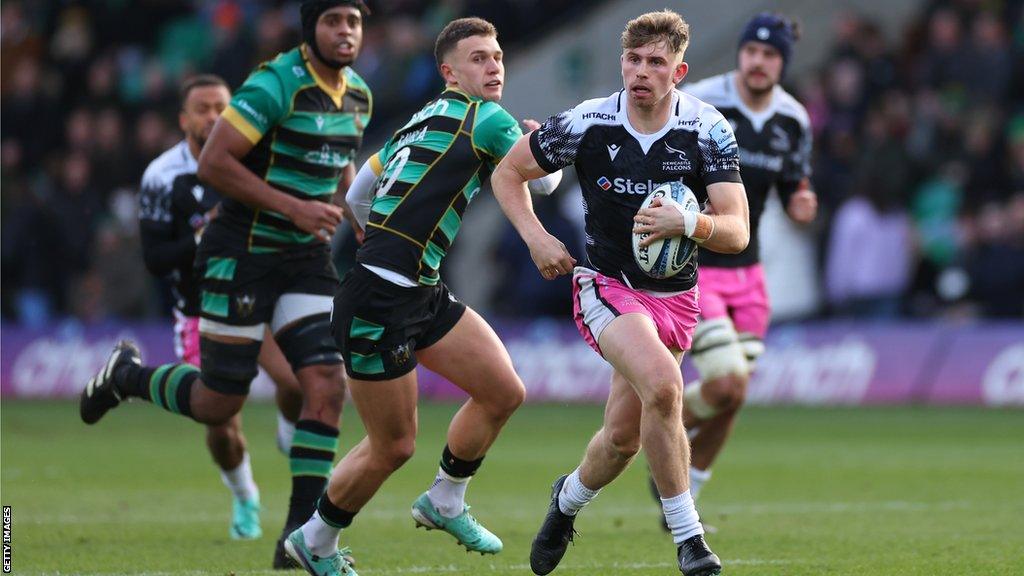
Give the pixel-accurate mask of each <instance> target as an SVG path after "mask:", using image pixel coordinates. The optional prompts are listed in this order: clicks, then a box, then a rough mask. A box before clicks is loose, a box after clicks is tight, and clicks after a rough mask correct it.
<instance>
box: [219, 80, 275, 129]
mask: <svg viewBox="0 0 1024 576" xmlns="http://www.w3.org/2000/svg"><path fill="white" fill-rule="evenodd" d="M287 109H288V103H287V101H286V97H285V94H284V85H283V84H282V83H281V79H280V78H278V77H277V75H276V74H275V73H274V72H273V71H272V70H269V69H266V68H264V69H261V70H257V71H256V72H253V73H252V75H251V76H249V78H248V79H246V81H245V83H244V84H242V86H241V87H240V88H239V89H238V91H236V92H235V95H234V96H232V97H231V104H230V105H228V107H227V108H226V109H225V110H224V112H223V114H222V116H223V117H224V119H225V120H226V121H227V122H228V123H229V124H231V125H232V126H234V127H235V128H236V129H237V130H238V131H239V132H241V133H242V134H243V135H245V137H246V138H247V139H248V140H249V141H250V142H252V143H253V144H256V143H257V142H259V141H260V139H261V138H263V135H264V134H266V133H267V132H268V131H269V130H270V129H271V128H272V127H273V126H274V125H276V124H277V123H278V122H280V121H281V119H282V118H283V117H284V114H285V112H286V111H287Z"/></svg>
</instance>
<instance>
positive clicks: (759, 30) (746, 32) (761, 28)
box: [736, 12, 796, 73]
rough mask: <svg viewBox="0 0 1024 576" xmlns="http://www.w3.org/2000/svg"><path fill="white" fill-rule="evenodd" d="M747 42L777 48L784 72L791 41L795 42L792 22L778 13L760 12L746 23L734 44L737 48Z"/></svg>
mask: <svg viewBox="0 0 1024 576" xmlns="http://www.w3.org/2000/svg"><path fill="white" fill-rule="evenodd" d="M747 42H764V43H765V44H768V45H770V46H772V47H773V48H775V49H776V50H778V51H779V54H781V55H782V71H783V73H785V71H786V65H787V64H788V63H789V56H790V54H791V53H792V51H793V43H794V42H796V36H795V34H794V33H793V24H792V23H791V22H790V21H789V20H788V19H786V18H785V17H783V16H781V15H779V14H775V13H772V12H762V13H760V14H758V15H757V16H754V17H753V18H752V19H751V20H750V22H748V23H747V26H746V27H745V28H744V29H743V34H741V35H740V41H739V43H738V44H737V45H736V47H737V49H739V48H740V47H742V46H743V45H744V44H746V43H747Z"/></svg>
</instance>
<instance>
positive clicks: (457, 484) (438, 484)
mask: <svg viewBox="0 0 1024 576" xmlns="http://www.w3.org/2000/svg"><path fill="white" fill-rule="evenodd" d="M471 478H473V477H472V476H469V477H466V478H456V477H454V476H450V475H448V474H447V473H446V472H445V471H444V470H441V469H440V468H438V469H437V477H435V478H434V485H433V486H431V487H430V490H428V491H427V498H430V503H431V504H433V505H434V508H437V511H438V512H439V513H440V514H441V516H444V517H445V518H455V517H456V516H458V515H459V514H462V511H463V510H464V509H465V508H466V488H467V487H468V486H469V481H470V479H471Z"/></svg>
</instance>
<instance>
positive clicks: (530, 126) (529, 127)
mask: <svg viewBox="0 0 1024 576" xmlns="http://www.w3.org/2000/svg"><path fill="white" fill-rule="evenodd" d="M523 126H526V131H527V132H533V131H534V130H536V129H537V128H540V122H537V121H536V120H534V119H533V118H527V119H526V120H523Z"/></svg>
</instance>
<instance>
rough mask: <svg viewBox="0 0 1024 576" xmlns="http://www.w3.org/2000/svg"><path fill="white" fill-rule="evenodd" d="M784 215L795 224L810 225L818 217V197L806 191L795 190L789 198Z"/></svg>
mask: <svg viewBox="0 0 1024 576" xmlns="http://www.w3.org/2000/svg"><path fill="white" fill-rule="evenodd" d="M786 213H787V214H789V217H790V218H791V219H792V220H793V221H794V222H796V223H797V224H810V223H811V222H813V221H814V218H815V217H816V216H817V215H818V195H817V194H815V193H814V192H812V191H810V190H807V189H801V190H797V191H796V192H794V193H793V195H792V196H790V197H789V205H788V206H786Z"/></svg>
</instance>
